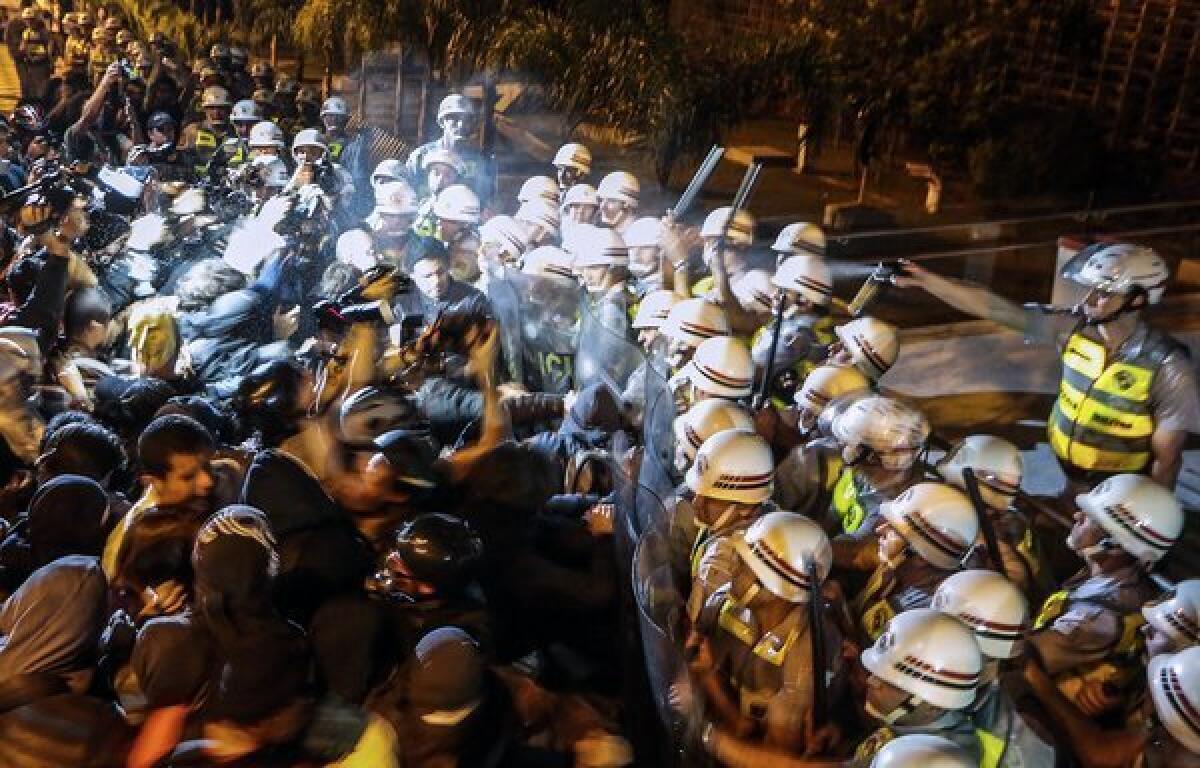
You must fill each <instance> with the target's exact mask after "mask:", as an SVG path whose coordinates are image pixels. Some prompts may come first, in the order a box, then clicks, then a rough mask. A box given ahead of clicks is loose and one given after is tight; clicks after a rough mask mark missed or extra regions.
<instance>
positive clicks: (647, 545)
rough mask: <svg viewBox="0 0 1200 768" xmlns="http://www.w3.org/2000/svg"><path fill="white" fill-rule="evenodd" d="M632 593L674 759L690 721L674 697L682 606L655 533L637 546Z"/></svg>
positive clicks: (681, 670)
mask: <svg viewBox="0 0 1200 768" xmlns="http://www.w3.org/2000/svg"><path fill="white" fill-rule="evenodd" d="M633 594H634V601H635V603H636V605H637V615H638V630H639V632H640V634H641V640H642V653H643V655H644V657H645V664H646V677H647V681H648V684H649V692H650V697H651V699H652V701H653V702H654V707H655V710H656V712H657V714H658V718H659V722H660V724H661V725H662V730H663V733H664V735H665V739H664V742H665V744H664V746H665V747H666V750H665V751H669V752H671V753H675V754H677V746H676V745H678V744H679V743H680V741H681V736H682V735H683V733H684V732H685V731H686V730H687V721H688V720H689V719H690V718H689V716H688V711H687V710H688V708H687V706H680V704H681V702H680V695H679V694H680V693H681V689H682V687H686V686H687V667H686V665H685V664H684V661H683V656H682V653H681V649H682V647H683V642H682V640H683V638H681V637H680V633H681V632H682V627H683V616H684V603H683V597H682V595H681V594H680V592H679V590H678V589H676V587H675V584H674V582H673V580H672V578H671V570H670V568H669V567H667V565H666V544H665V542H664V541H663V539H662V538H661V537H659V536H658V535H657V534H656V533H654V532H649V533H647V534H646V535H644V536H643V537H642V539H641V541H639V542H638V546H637V550H636V552H635V554H634V558H633ZM670 762H672V763H675V762H677V760H671V761H670ZM664 764H669V763H666V762H664Z"/></svg>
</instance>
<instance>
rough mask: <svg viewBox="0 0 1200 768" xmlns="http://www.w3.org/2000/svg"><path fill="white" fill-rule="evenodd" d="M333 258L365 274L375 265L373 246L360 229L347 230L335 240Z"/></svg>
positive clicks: (367, 236)
mask: <svg viewBox="0 0 1200 768" xmlns="http://www.w3.org/2000/svg"><path fill="white" fill-rule="evenodd" d="M334 251H335V257H336V258H337V260H338V261H340V262H342V263H343V264H349V265H350V266H352V267H354V268H355V269H357V270H359V271H360V272H366V271H367V270H368V269H370V268H371V267H374V266H375V265H376V263H377V260H376V258H375V245H374V243H372V241H371V236H370V235H369V234H367V232H366V231H365V230H362V229H347V230H346V231H345V232H343V233H342V234H341V235H339V236H338V239H337V247H336V248H335V249H334Z"/></svg>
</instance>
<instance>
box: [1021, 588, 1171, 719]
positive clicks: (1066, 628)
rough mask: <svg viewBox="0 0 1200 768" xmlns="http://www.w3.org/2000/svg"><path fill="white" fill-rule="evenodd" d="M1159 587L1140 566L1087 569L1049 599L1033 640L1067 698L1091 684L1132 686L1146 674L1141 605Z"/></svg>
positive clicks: (1038, 618)
mask: <svg viewBox="0 0 1200 768" xmlns="http://www.w3.org/2000/svg"><path fill="white" fill-rule="evenodd" d="M1156 592H1157V590H1156V589H1155V587H1154V585H1153V584H1152V583H1151V582H1150V581H1149V580H1148V579H1147V578H1146V577H1145V575H1144V574H1143V573H1142V571H1140V570H1139V569H1137V568H1136V567H1129V568H1126V569H1123V570H1121V571H1118V572H1116V573H1113V574H1109V575H1106V576H1095V577H1088V576H1087V572H1086V571H1083V572H1081V573H1080V574H1078V575H1077V576H1075V577H1074V578H1072V579H1070V580H1069V581H1067V583H1066V584H1065V585H1064V586H1063V589H1062V590H1060V591H1058V592H1056V593H1054V594H1053V595H1051V596H1050V597H1048V598H1046V601H1045V603H1043V605H1042V609H1041V611H1040V612H1039V613H1038V616H1037V619H1036V620H1035V621H1034V624H1033V627H1034V628H1033V632H1032V633H1030V635H1029V642H1030V643H1031V644H1033V645H1034V647H1036V649H1037V651H1038V655H1039V656H1040V657H1041V659H1042V661H1043V663H1044V664H1045V667H1046V671H1047V672H1048V673H1049V674H1050V675H1051V676H1052V677H1054V678H1055V679H1056V681H1057V682H1058V686H1059V689H1060V690H1062V692H1063V694H1064V695H1065V696H1067V698H1070V699H1074V697H1075V696H1076V695H1077V694H1078V692H1079V690H1080V689H1081V688H1082V686H1083V685H1084V684H1086V683H1089V682H1090V683H1097V682H1098V683H1104V684H1105V685H1106V686H1112V687H1115V688H1118V689H1122V690H1127V689H1129V688H1131V687H1133V686H1134V685H1136V684H1137V683H1138V682H1139V681H1140V680H1141V679H1142V678H1144V676H1145V673H1144V668H1143V665H1142V664H1141V662H1140V659H1141V655H1142V650H1143V642H1142V635H1141V631H1140V630H1141V626H1142V624H1143V623H1145V620H1144V619H1143V618H1142V613H1141V609H1142V606H1143V605H1144V604H1145V603H1146V601H1148V600H1150V599H1151V598H1152V597H1153V596H1154V595H1155V593H1156Z"/></svg>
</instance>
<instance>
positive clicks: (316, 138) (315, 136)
mask: <svg viewBox="0 0 1200 768" xmlns="http://www.w3.org/2000/svg"><path fill="white" fill-rule="evenodd" d="M302 147H320V148H321V151H322V152H324V151H326V150H328V149H329V147H327V146H326V145H325V140H324V139H323V138H322V137H321V132H320V131H318V130H317V129H316V128H305V129H304V130H303V131H300V132H298V133H297V134H296V135H295V136H293V137H292V154H293V155H295V154H296V153H297V150H299V149H301V148H302Z"/></svg>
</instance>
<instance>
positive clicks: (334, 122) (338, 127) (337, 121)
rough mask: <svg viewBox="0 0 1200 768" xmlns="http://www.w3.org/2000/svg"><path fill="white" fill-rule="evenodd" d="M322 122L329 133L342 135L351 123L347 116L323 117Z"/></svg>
mask: <svg viewBox="0 0 1200 768" xmlns="http://www.w3.org/2000/svg"><path fill="white" fill-rule="evenodd" d="M321 122H322V123H324V124H325V130H326V131H327V132H329V133H342V132H343V131H345V130H346V123H348V122H350V118H348V117H347V116H346V115H323V116H322V117H321Z"/></svg>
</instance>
